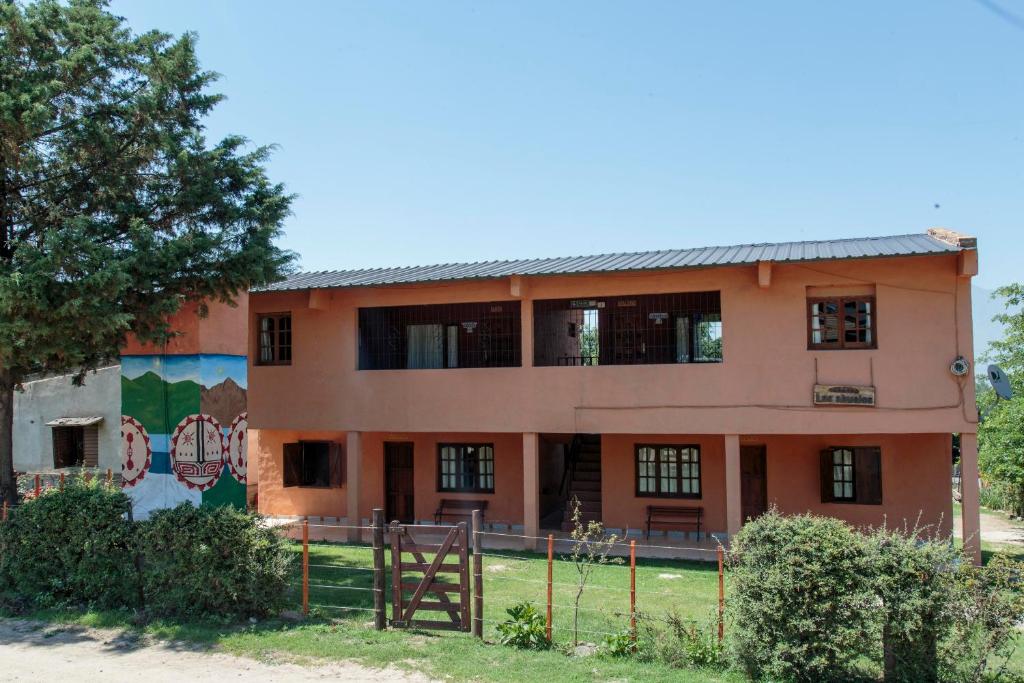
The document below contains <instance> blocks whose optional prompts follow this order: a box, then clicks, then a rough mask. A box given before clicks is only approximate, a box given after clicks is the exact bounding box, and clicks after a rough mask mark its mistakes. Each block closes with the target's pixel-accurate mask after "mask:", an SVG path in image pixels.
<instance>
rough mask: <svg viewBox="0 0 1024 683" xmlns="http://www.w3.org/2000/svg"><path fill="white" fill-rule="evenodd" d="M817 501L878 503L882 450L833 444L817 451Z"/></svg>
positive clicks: (880, 492) (880, 502)
mask: <svg viewBox="0 0 1024 683" xmlns="http://www.w3.org/2000/svg"><path fill="white" fill-rule="evenodd" d="M820 458H821V502H822V503H859V504H861V505H881V504H882V451H881V449H880V448H878V447H877V446H866V447H865V446H858V447H854V446H834V447H832V448H826V449H825V450H823V451H822V452H821V456H820Z"/></svg>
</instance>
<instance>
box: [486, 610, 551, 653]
mask: <svg viewBox="0 0 1024 683" xmlns="http://www.w3.org/2000/svg"><path fill="white" fill-rule="evenodd" d="M505 611H506V612H507V613H508V616H509V617H510V618H509V619H507V620H506V621H504V622H502V623H500V624H498V625H497V626H496V627H495V628H496V629H497V631H498V642H500V643H501V644H502V645H508V646H510V647H517V648H519V649H521V650H547V649H549V648H550V647H551V641H550V640H548V638H547V634H546V633H545V622H544V617H542V616H541V615H540V613H539V612H538V611H537V610H536V609H534V607H533V605H531V604H530V603H529V602H520V603H519V604H517V605H513V606H512V607H509V608H508V609H507V610H505Z"/></svg>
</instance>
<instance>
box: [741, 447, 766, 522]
mask: <svg viewBox="0 0 1024 683" xmlns="http://www.w3.org/2000/svg"><path fill="white" fill-rule="evenodd" d="M740 493H741V498H742V509H743V522H744V523H746V521H747V520H748V519H757V518H758V517H760V516H761V515H762V514H764V513H765V511H767V510H768V458H767V455H766V450H765V447H764V446H741V447H740Z"/></svg>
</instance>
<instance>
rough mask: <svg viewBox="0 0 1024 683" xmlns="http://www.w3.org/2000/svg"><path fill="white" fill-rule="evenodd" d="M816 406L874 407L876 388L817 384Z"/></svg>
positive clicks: (815, 390)
mask: <svg viewBox="0 0 1024 683" xmlns="http://www.w3.org/2000/svg"><path fill="white" fill-rule="evenodd" d="M814 403H815V405H831V406H838V405H842V406H873V405H875V388H874V387H868V386H850V385H846V384H815V385H814Z"/></svg>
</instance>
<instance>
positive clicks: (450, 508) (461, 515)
mask: <svg viewBox="0 0 1024 683" xmlns="http://www.w3.org/2000/svg"><path fill="white" fill-rule="evenodd" d="M473 510H479V511H480V518H481V521H483V517H484V515H485V513H486V512H487V501H486V500H463V499H461V498H442V499H441V505H439V506H438V508H437V511H436V512H435V513H434V524H440V523H441V522H443V521H445V520H448V519H454V520H455V521H457V522H466V525H467V526H469V524H470V520H471V519H472V517H473Z"/></svg>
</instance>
